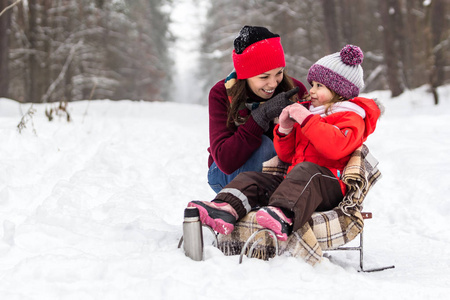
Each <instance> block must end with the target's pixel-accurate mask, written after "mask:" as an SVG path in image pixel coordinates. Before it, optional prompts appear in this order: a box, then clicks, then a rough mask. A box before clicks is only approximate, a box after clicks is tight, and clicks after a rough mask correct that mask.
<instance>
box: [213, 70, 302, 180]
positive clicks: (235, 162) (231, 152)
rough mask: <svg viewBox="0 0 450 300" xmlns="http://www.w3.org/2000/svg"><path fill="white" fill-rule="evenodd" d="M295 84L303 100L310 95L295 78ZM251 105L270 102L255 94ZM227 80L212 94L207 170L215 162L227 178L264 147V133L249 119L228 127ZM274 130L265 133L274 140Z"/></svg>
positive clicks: (221, 82) (216, 85) (215, 86)
mask: <svg viewBox="0 0 450 300" xmlns="http://www.w3.org/2000/svg"><path fill="white" fill-rule="evenodd" d="M292 79H293V81H294V84H295V85H296V86H298V87H300V91H299V92H298V95H299V97H300V98H302V97H303V95H304V94H305V93H306V92H307V91H306V88H305V86H304V85H303V84H302V83H301V82H300V81H298V80H296V79H294V78H292ZM250 99H251V101H252V102H261V101H267V100H264V99H262V98H260V97H258V96H256V95H254V94H253V93H251V95H250ZM229 106H230V102H229V100H228V96H227V91H226V89H225V79H224V80H221V81H219V82H218V83H216V84H215V85H214V87H213V88H212V89H211V91H210V93H209V143H210V147H209V148H208V152H209V153H210V155H209V159H208V167H210V166H211V164H212V163H213V162H216V164H217V166H218V167H219V169H220V170H221V171H222V172H224V173H225V174H231V173H233V172H234V171H236V170H237V169H239V168H240V167H241V166H242V165H243V164H244V163H245V162H246V161H247V160H248V159H249V158H250V156H251V155H252V154H253V152H254V151H255V150H256V149H258V148H259V146H261V141H262V135H263V134H264V132H263V129H262V128H261V127H260V126H259V125H258V124H257V123H256V122H255V120H253V117H250V118H249V119H248V120H247V122H246V123H245V124H242V125H240V126H232V127H231V128H229V127H227V118H228V108H229ZM272 131H273V126H271V128H270V129H269V130H268V132H266V134H267V135H268V136H270V137H271V136H272Z"/></svg>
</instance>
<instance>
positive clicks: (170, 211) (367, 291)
mask: <svg viewBox="0 0 450 300" xmlns="http://www.w3.org/2000/svg"><path fill="white" fill-rule="evenodd" d="M439 93H440V95H441V97H442V99H441V102H442V103H441V104H440V105H439V106H434V105H432V102H433V101H432V98H431V95H430V94H427V93H426V90H425V88H420V89H417V90H414V91H409V92H406V93H405V94H404V95H402V96H400V97H398V98H395V99H389V93H387V92H384V91H382V92H373V93H371V94H370V96H371V97H377V98H378V99H380V100H382V101H383V102H384V104H385V106H386V113H385V115H384V116H383V117H382V119H381V120H380V122H379V126H378V128H377V130H376V132H375V134H374V135H372V136H371V137H370V138H369V140H368V142H367V145H368V146H369V148H370V149H371V151H372V153H373V155H374V156H375V157H376V158H378V160H379V161H380V170H381V171H382V173H383V178H382V179H381V180H380V181H379V182H378V183H377V184H376V185H375V187H374V188H373V190H372V191H371V192H370V193H369V195H368V198H367V199H366V202H365V210H367V211H372V212H373V214H374V218H373V219H372V220H368V221H367V222H366V229H365V230H366V235H365V248H366V252H365V263H366V266H367V267H377V266H384V265H391V264H395V269H393V270H386V271H383V272H378V273H360V272H357V269H358V254H357V253H356V252H355V253H353V252H333V253H331V255H332V256H331V258H330V259H328V258H325V259H324V261H323V262H322V263H320V264H319V265H317V266H315V267H311V266H309V265H308V264H306V263H304V262H303V261H302V260H301V259H296V258H288V257H283V256H282V257H276V258H274V259H272V260H270V261H260V260H257V259H244V262H243V264H241V265H239V264H238V257H237V256H232V257H226V256H224V255H222V253H221V252H220V251H219V250H217V249H216V248H214V247H213V246H212V245H210V244H209V243H208V244H207V245H206V247H205V261H203V262H194V261H192V260H190V259H189V258H187V257H186V256H185V255H184V253H183V251H182V250H181V249H178V248H177V244H178V240H179V238H180V236H181V234H182V219H183V210H184V208H185V206H186V204H187V202H188V201H190V200H192V199H202V200H210V199H212V198H213V196H214V193H213V192H212V190H210V188H209V186H208V185H207V182H206V172H207V152H206V148H207V147H208V115H207V107H204V106H199V105H193V104H180V103H173V102H171V103H145V102H131V101H116V102H115V101H109V100H98V101H93V102H87V101H84V102H77V103H70V104H69V112H70V114H71V117H72V122H70V123H67V122H66V121H65V120H64V119H63V118H56V119H55V120H54V121H53V122H49V121H48V120H47V119H46V117H45V115H44V110H45V108H46V107H47V108H49V107H50V106H49V105H47V106H45V105H35V106H34V108H35V109H36V110H37V111H36V113H35V114H34V117H33V119H32V121H33V122H31V120H30V121H28V123H27V128H26V129H24V130H23V131H22V133H21V134H19V133H18V131H17V128H16V126H17V124H18V123H19V121H20V118H21V116H22V114H23V113H25V112H26V111H27V109H28V108H29V106H30V105H29V104H26V105H20V104H18V103H16V102H14V101H11V100H8V99H0V141H1V143H0V299H8V300H10V299H46V300H48V299H84V300H86V299H167V300H173V299H195V300H197V299H227V300H229V299H269V298H276V299H283V298H284V297H285V298H290V299H294V298H296V299H297V298H298V299H317V298H319V297H320V298H323V299H330V298H332V297H333V298H334V299H444V298H446V297H448V294H449V293H450V285H449V280H450V229H449V227H450V226H449V221H448V220H449V216H450V187H449V186H450V185H449V182H450V172H449V170H450V155H449V153H450V96H449V95H450V87H445V88H442V89H440V90H439ZM86 112H87V114H86ZM33 129H34V130H35V132H36V134H35V133H34V132H33ZM205 239H206V240H208V236H207V232H205Z"/></svg>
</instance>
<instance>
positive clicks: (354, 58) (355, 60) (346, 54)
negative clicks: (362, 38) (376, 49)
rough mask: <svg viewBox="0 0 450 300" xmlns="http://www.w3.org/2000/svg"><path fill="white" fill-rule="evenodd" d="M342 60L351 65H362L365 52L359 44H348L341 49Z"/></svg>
mask: <svg viewBox="0 0 450 300" xmlns="http://www.w3.org/2000/svg"><path fill="white" fill-rule="evenodd" d="M340 55H341V60H342V62H343V63H344V64H346V65H349V66H355V65H360V64H361V63H362V62H363V59H364V54H363V52H362V50H361V49H360V48H359V47H358V46H354V45H347V46H345V47H344V48H342V50H341V53H340Z"/></svg>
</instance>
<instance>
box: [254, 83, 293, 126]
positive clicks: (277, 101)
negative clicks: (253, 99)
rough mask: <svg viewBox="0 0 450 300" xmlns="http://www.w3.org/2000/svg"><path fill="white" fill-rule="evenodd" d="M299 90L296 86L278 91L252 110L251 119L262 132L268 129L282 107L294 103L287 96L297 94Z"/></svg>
mask: <svg viewBox="0 0 450 300" xmlns="http://www.w3.org/2000/svg"><path fill="white" fill-rule="evenodd" d="M299 90H300V88H299V87H298V86H296V87H295V88H293V89H292V90H289V91H287V92H282V93H279V94H278V95H276V96H275V97H273V98H272V99H270V100H269V101H267V102H265V103H263V104H262V105H260V106H259V107H258V108H257V109H255V110H253V111H252V116H253V119H254V120H255V122H256V123H257V124H258V125H259V126H260V127H261V128H262V129H264V132H266V131H267V130H268V129H269V123H270V121H272V120H273V119H275V118H276V117H278V116H279V115H280V114H281V111H282V110H283V108H285V107H286V106H288V105H290V104H293V103H294V102H292V101H290V100H289V98H291V97H292V96H294V95H295V94H297V93H298V91H299Z"/></svg>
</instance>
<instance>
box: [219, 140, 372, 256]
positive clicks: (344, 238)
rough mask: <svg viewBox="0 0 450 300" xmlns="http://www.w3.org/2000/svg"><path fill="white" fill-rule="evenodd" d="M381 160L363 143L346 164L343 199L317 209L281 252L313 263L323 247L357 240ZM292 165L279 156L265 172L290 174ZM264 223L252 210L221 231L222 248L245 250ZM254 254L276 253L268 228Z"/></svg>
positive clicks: (227, 252)
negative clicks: (333, 205)
mask: <svg viewBox="0 0 450 300" xmlns="http://www.w3.org/2000/svg"><path fill="white" fill-rule="evenodd" d="M377 165H378V161H377V160H376V159H375V158H374V157H373V156H372V155H371V154H370V152H369V149H368V148H367V146H366V145H362V146H361V147H360V148H358V149H357V150H355V152H354V153H353V154H352V156H351V158H350V160H349V162H348V164H347V166H346V167H345V169H344V171H343V174H342V178H341V179H342V180H343V181H344V183H345V184H347V186H348V192H347V193H346V195H345V197H344V199H343V200H342V202H341V203H340V204H339V205H338V207H336V208H334V209H333V210H329V211H325V212H315V213H314V214H313V215H312V216H311V219H310V220H309V222H308V223H306V224H305V225H304V226H303V227H302V228H300V229H299V230H297V231H296V232H294V233H292V234H291V235H290V236H289V238H288V239H287V241H279V242H278V244H279V254H280V255H281V254H284V255H288V256H294V257H302V258H303V259H305V261H306V262H308V263H309V264H311V265H314V264H316V263H317V262H319V261H320V260H321V259H322V254H323V253H322V250H329V249H335V248H338V247H340V246H342V245H344V244H346V243H348V242H349V241H351V240H353V239H354V238H355V237H356V236H357V235H358V234H359V233H360V232H361V231H362V230H363V227H364V221H363V218H362V215H361V209H362V203H363V201H364V198H365V197H366V195H367V193H368V192H369V190H370V188H371V187H372V186H373V185H374V184H375V183H376V182H377V181H378V180H379V179H380V178H381V173H380V171H379V170H378V168H377ZM287 168H288V166H287V165H286V164H285V163H283V162H282V161H280V160H279V159H278V157H274V158H273V159H271V160H269V161H267V162H265V163H264V167H263V172H267V173H272V174H286V170H287ZM259 229H262V227H261V226H260V225H259V224H258V223H257V222H256V219H255V212H254V211H252V212H250V213H249V214H247V216H245V217H244V218H243V219H241V220H240V221H239V222H238V223H237V224H236V226H235V229H234V230H233V232H232V233H231V234H230V235H219V237H218V240H219V244H218V247H219V249H221V250H222V252H223V253H224V254H225V255H238V254H240V253H241V250H242V247H243V246H244V244H245V242H246V241H247V239H248V238H249V237H250V236H251V235H252V234H253V233H254V232H256V231H257V230H259ZM255 241H258V242H257V244H256V246H254V250H253V254H254V255H253V256H254V257H257V258H261V259H268V258H270V257H273V256H274V255H275V245H274V241H273V239H272V237H271V236H270V235H269V233H267V232H261V233H259V234H258V235H257V236H256V237H255Z"/></svg>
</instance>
